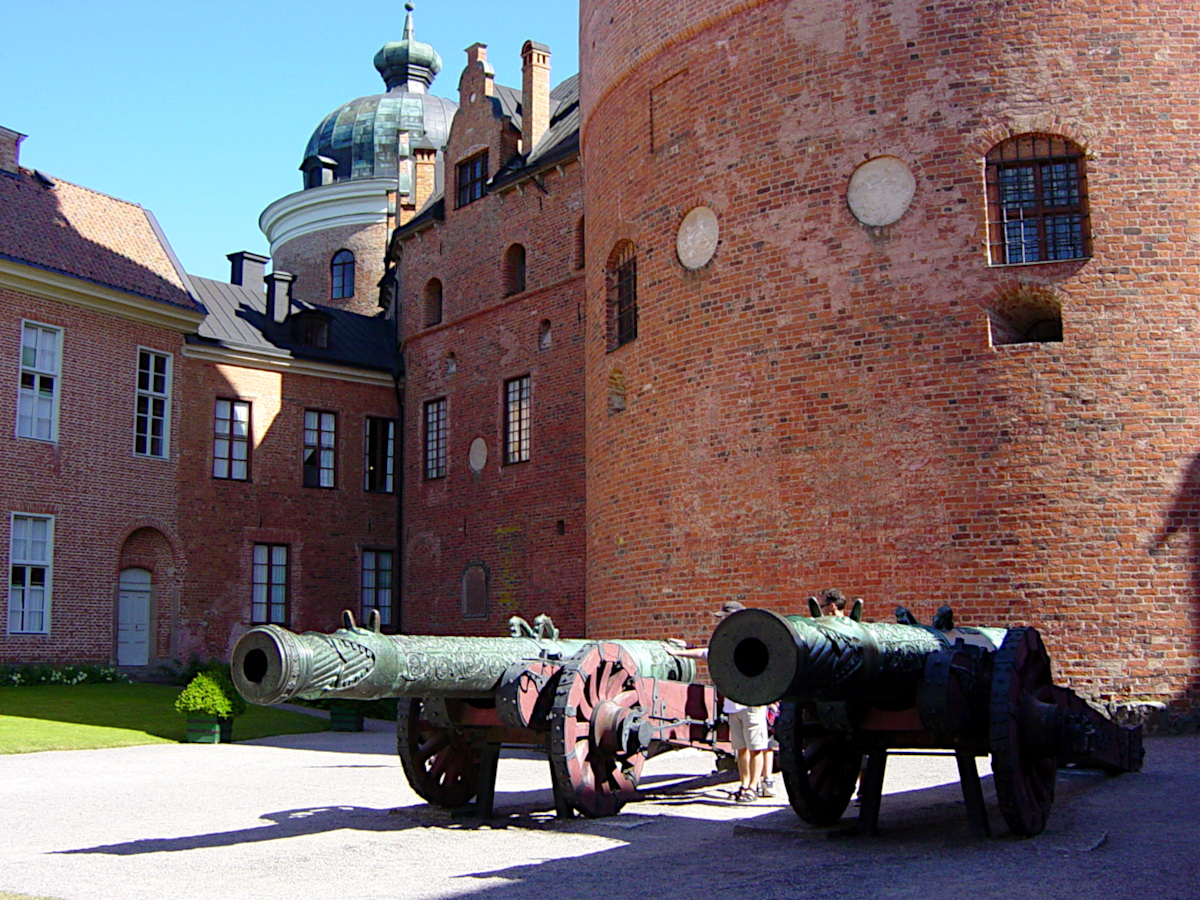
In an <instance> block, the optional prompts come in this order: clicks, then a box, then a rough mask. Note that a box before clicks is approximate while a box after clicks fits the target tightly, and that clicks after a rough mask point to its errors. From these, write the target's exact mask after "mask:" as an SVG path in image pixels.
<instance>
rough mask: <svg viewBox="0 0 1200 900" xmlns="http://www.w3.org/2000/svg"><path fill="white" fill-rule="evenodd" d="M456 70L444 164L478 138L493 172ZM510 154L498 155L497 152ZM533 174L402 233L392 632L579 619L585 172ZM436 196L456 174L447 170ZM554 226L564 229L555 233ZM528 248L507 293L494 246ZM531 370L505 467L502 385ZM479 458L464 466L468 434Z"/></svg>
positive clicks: (487, 133)
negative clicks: (435, 282) (472, 613)
mask: <svg viewBox="0 0 1200 900" xmlns="http://www.w3.org/2000/svg"><path fill="white" fill-rule="evenodd" d="M470 77H471V76H470V72H469V71H468V73H466V74H464V78H463V82H464V88H463V100H464V102H463V105H462V106H461V107H460V111H459V113H458V118H457V119H456V120H455V125H454V132H453V134H452V135H451V139H450V143H449V148H450V149H449V150H448V151H447V155H446V166H447V169H446V171H447V172H448V173H450V172H453V171H454V169H453V166H454V164H455V163H456V162H457V161H459V160H460V159H462V158H464V157H465V156H467V155H471V154H473V153H474V152H475V151H476V150H477V149H478V148H479V147H480V146H481V145H487V146H489V147H490V148H491V151H490V157H489V158H490V160H491V165H492V171H493V172H494V171H495V168H496V167H497V166H498V165H499V164H500V162H503V161H505V159H506V158H504V157H497V156H496V155H495V154H496V153H499V152H504V151H505V148H504V146H502V143H503V141H502V138H503V140H508V138H505V137H503V135H502V134H501V133H500V132H501V128H502V127H503V123H500V122H498V121H497V120H495V119H493V118H492V113H491V107H490V104H487V105H486V106H485V105H482V104H479V103H475V104H472V103H471V102H470V94H471V93H472V92H475V93H479V92H480V86H479V85H471V84H470V83H469V81H468V79H469V78H470ZM507 152H511V149H509V150H508V151H507ZM544 178H545V186H546V191H545V192H542V191H541V190H539V189H537V188H536V187H534V186H533V185H532V184H530V183H526V184H524V185H523V186H518V187H516V188H513V189H510V190H508V191H506V192H505V193H502V194H491V195H487V196H485V197H484V198H483V199H481V200H478V201H476V202H474V203H472V204H470V205H468V206H465V207H463V208H461V209H455V208H454V203H453V196H452V194H451V196H450V197H448V198H447V204H446V206H447V210H446V220H445V222H442V223H438V224H436V225H435V226H434V227H432V228H428V229H426V230H424V231H421V232H419V233H417V234H416V235H414V236H411V237H409V238H407V239H406V240H404V241H402V242H401V246H402V250H401V254H402V261H401V283H402V297H401V301H400V321H399V327H400V334H401V337H402V340H403V341H404V355H405V363H406V373H407V375H406V385H405V416H406V426H405V451H404V460H405V486H406V487H405V489H406V493H405V497H404V526H403V529H404V547H405V556H404V572H405V581H404V596H405V608H404V630H405V631H407V632H410V633H418V634H420V633H432V634H503V633H506V631H507V624H506V623H507V620H508V618H509V617H510V616H512V615H520V616H523V617H525V618H526V619H528V620H530V621H532V619H533V618H534V617H535V616H537V615H539V614H541V613H546V614H549V615H550V616H552V618H553V619H554V621H555V623H556V624H557V625H558V626H559V628H560V629H561V630H562V632H563V634H564V636H579V635H581V634H582V633H583V626H584V621H583V618H584V615H583V613H584V598H583V582H584V561H583V549H584V519H583V515H584V489H583V476H584V465H583V433H582V428H581V427H580V423H581V422H582V418H583V324H582V319H583V308H582V304H583V274H582V271H581V270H580V269H579V268H577V264H576V259H575V241H574V238H573V235H574V234H575V231H576V228H577V226H578V223H579V220H580V217H581V216H582V173H581V170H580V166H579V165H578V163H576V162H574V161H571V162H569V163H568V164H566V165H565V167H564V168H563V169H561V170H551V171H549V172H547V173H545V175H544ZM447 184H448V191H451V192H452V191H453V178H452V176H450V175H448V176H447ZM564 235H566V236H568V237H567V238H566V239H564V237H563V236H564ZM513 243H521V244H523V245H524V246H525V248H526V290H525V291H524V292H523V293H519V294H515V295H511V296H505V290H504V280H503V276H502V272H503V261H504V257H505V252H506V250H507V249H508V248H509V246H511V245H512V244H513ZM431 278H438V279H439V280H440V281H441V282H442V286H443V318H442V322H441V324H439V325H436V326H433V327H426V326H425V310H424V290H425V285H426V284H428V282H429V280H430V279H431ZM522 375H529V376H530V381H531V390H532V428H531V454H530V460H529V461H528V462H523V463H517V464H513V465H507V466H506V465H504V462H503V453H504V446H503V429H504V383H505V381H506V380H508V379H510V378H515V377H519V376H522ZM438 397H445V398H446V399H447V402H448V410H449V428H448V440H449V443H448V467H447V474H446V477H444V478H439V479H434V480H426V479H425V478H424V473H423V469H422V464H423V443H422V442H423V439H424V434H425V428H424V423H423V421H422V419H423V415H424V405H425V402H426V401H427V400H430V399H435V398H438ZM477 439H481V440H482V442H483V444H484V445H485V446H486V448H487V459H486V463H485V464H484V465H483V466H482V467H481V468H480V469H479V471H475V470H473V469H472V468H471V466H470V463H469V457H470V451H471V446H472V444H473V442H475V441H476V440H477ZM473 564H481V565H483V566H484V567H485V568H486V569H487V571H488V574H489V601H490V602H489V608H488V617H487V618H486V619H482V620H481V619H466V618H464V616H463V575H464V571H465V570H466V568H467V567H468V566H470V565H473Z"/></svg>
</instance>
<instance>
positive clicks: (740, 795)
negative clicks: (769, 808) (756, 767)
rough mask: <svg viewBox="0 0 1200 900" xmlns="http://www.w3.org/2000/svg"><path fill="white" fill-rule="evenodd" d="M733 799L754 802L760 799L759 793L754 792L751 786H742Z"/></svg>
mask: <svg viewBox="0 0 1200 900" xmlns="http://www.w3.org/2000/svg"><path fill="white" fill-rule="evenodd" d="M733 799H734V802H735V803H753V802H754V801H755V800H757V799H758V794H756V793H754V791H752V790H750V788H742V789H741V790H740V791H738V792H737V794H735V795H734V798H733Z"/></svg>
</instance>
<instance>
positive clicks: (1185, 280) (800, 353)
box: [580, 0, 1200, 702]
mask: <svg viewBox="0 0 1200 900" xmlns="http://www.w3.org/2000/svg"><path fill="white" fill-rule="evenodd" d="M1197 24H1200V20H1198V16H1197V12H1196V10H1195V6H1194V4H1192V3H1187V2H1181V0H1167V2H1164V3H1158V4H1153V5H1146V4H1140V3H1132V2H1116V3H1112V2H1108V3H1101V2H1098V0H1067V2H1059V3H1048V2H1041V0H1035V2H1032V3H1024V4H1019V5H1014V4H1002V3H989V4H982V5H981V4H979V3H968V2H961V0H960V2H942V0H936V2H933V3H930V2H928V0H922V2H920V3H916V2H911V0H897V2H891V3H878V2H868V0H859V2H853V0H841V2H832V3H829V2H813V0H790V2H784V0H768V2H740V3H735V4H726V3H717V2H713V0H682V2H680V0H671V2H667V0H641V2H639V3H637V4H636V5H635V4H633V3H631V2H628V0H583V2H582V4H581V41H580V44H581V51H582V58H581V69H582V71H583V73H584V78H583V90H582V98H581V108H582V135H581V141H582V148H583V149H582V152H583V158H584V163H585V173H586V174H585V200H586V209H587V219H586V227H587V234H586V238H587V242H586V246H587V276H586V277H587V283H586V290H587V304H588V335H587V377H588V386H587V387H588V408H587V442H588V529H589V530H588V629H589V632H590V633H593V634H605V635H615V634H624V635H632V634H642V635H650V634H654V635H656V636H658V635H661V636H667V635H684V636H687V637H690V638H703V637H705V636H706V635H707V633H708V632H709V631H710V630H711V625H712V621H711V618H710V617H709V616H708V610H709V609H711V608H712V607H713V606H714V605H715V604H716V603H718V602H719V601H720V600H723V599H731V598H737V599H741V600H743V601H744V602H746V603H747V604H749V605H761V606H769V607H771V608H775V609H779V610H783V611H789V612H792V611H799V609H800V604H801V603H802V602H803V599H804V598H805V597H806V596H807V595H808V594H809V593H810V592H812V591H814V590H817V589H820V588H822V587H827V586H833V585H836V586H839V587H842V588H844V589H845V590H846V591H847V592H850V593H852V595H855V596H857V595H861V596H863V597H864V598H866V603H867V610H868V615H869V616H870V617H873V618H878V619H889V618H890V616H891V612H892V609H893V608H894V606H895V605H896V604H904V605H906V606H908V607H909V608H911V609H912V610H914V611H915V612H916V613H917V615H918V616H919V617H921V618H922V619H924V620H926V621H928V619H929V617H930V616H931V614H932V613H933V611H934V610H935V609H936V608H937V607H938V606H939V605H940V604H942V603H950V604H952V605H953V606H954V608H955V610H956V612H957V614H958V618H959V620H960V621H962V622H970V623H979V624H988V623H1013V624H1016V623H1028V624H1032V625H1035V626H1037V627H1039V628H1040V629H1042V631H1043V634H1044V635H1045V637H1046V639H1047V643H1048V644H1049V645H1050V647H1051V650H1052V653H1053V654H1054V658H1055V663H1056V666H1057V668H1058V671H1059V673H1060V676H1062V677H1065V679H1066V680H1067V681H1069V682H1070V683H1072V684H1073V686H1075V687H1076V688H1078V689H1080V690H1082V691H1084V692H1085V693H1090V694H1092V695H1093V696H1097V697H1103V698H1108V699H1128V698H1137V699H1158V700H1163V701H1174V700H1180V699H1183V698H1186V697H1189V696H1190V698H1191V700H1192V701H1193V702H1194V701H1195V700H1196V698H1197V697H1198V696H1200V690H1198V678H1200V642H1198V638H1197V633H1198V627H1197V622H1198V619H1200V613H1198V608H1197V604H1198V602H1200V601H1198V585H1200V456H1198V453H1200V405H1198V403H1197V400H1196V392H1195V385H1196V384H1197V382H1198V379H1200V354H1198V352H1197V328H1198V320H1197V302H1198V300H1200V297H1198V293H1200V290H1198V285H1200V279H1198V277H1197V276H1198V275H1200V272H1198V271H1197V268H1198V266H1197V250H1198V247H1197V234H1196V232H1195V229H1194V228H1192V227H1190V224H1189V223H1190V222H1191V220H1192V219H1193V218H1194V198H1195V196H1196V183H1197V167H1196V162H1195V160H1196V159H1197V158H1198V157H1200V152H1198V151H1200V147H1198V144H1200V100H1198V96H1197V91H1196V85H1197V84H1198V83H1200V71H1198V68H1200V66H1198V62H1197V61H1198V60H1200V46H1198V45H1200V30H1198V29H1197V27H1196V26H1197Z"/></svg>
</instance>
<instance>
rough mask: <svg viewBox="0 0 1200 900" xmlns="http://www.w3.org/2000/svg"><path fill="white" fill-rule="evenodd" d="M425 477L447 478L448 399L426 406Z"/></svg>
mask: <svg viewBox="0 0 1200 900" xmlns="http://www.w3.org/2000/svg"><path fill="white" fill-rule="evenodd" d="M425 477H426V478H427V479H431V478H445V477H446V398H445V397H440V398H438V399H437V400H429V401H427V402H426V404H425Z"/></svg>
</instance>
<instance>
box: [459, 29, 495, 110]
mask: <svg viewBox="0 0 1200 900" xmlns="http://www.w3.org/2000/svg"><path fill="white" fill-rule="evenodd" d="M495 76H496V70H495V69H493V68H492V67H491V65H490V64H489V63H488V61H487V44H472V45H471V46H470V47H468V48H467V67H466V68H465V69H463V73H462V78H460V79H459V81H458V93H459V102H458V105H459V106H460V107H462V106H466V105H467V103H468V102H470V100H471V99H472V97H471V95H472V94H482V95H483V96H484V97H492V96H494V95H495V93H496V80H495Z"/></svg>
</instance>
